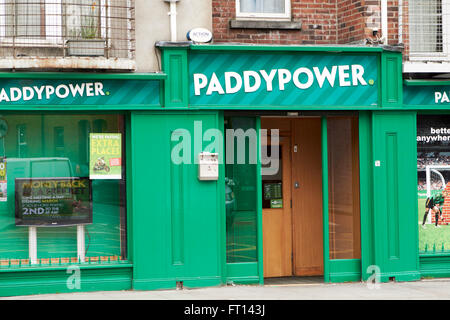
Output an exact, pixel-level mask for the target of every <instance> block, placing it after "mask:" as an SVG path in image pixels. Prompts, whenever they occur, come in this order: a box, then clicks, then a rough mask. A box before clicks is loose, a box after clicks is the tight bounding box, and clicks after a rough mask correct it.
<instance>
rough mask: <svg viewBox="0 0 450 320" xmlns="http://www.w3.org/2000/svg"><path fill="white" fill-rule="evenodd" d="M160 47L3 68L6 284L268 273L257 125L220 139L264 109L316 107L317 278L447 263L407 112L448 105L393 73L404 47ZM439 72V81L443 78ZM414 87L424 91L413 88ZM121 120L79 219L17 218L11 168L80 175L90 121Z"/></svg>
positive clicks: (0, 285) (216, 278)
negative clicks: (31, 69)
mask: <svg viewBox="0 0 450 320" xmlns="http://www.w3.org/2000/svg"><path fill="white" fill-rule="evenodd" d="M160 50H161V53H162V69H163V71H164V73H163V74H103V75H98V74H62V73H55V74H46V73H33V74H32V73H22V74H21V73H14V74H1V75H0V78H1V79H0V81H1V82H2V85H1V88H3V89H5V90H4V93H3V92H0V100H1V101H0V106H1V108H2V114H1V120H2V122H1V123H0V124H1V126H0V127H3V126H5V127H6V129H5V130H4V133H2V132H0V133H1V134H2V139H3V147H2V149H3V150H2V151H3V158H2V162H4V163H6V177H5V178H3V177H2V176H1V172H0V178H1V179H0V180H2V179H3V180H2V181H5V182H4V184H5V192H4V194H3V193H2V195H3V197H0V198H2V199H1V200H2V202H0V219H2V220H1V221H2V222H1V227H0V295H2V296H7V295H19V294H35V293H48V292H71V291H92V290H124V289H135V290H152V289H165V288H176V286H177V285H178V284H180V283H182V285H183V286H184V287H202V286H214V285H223V284H227V283H230V282H233V283H254V284H263V283H264V275H265V272H266V271H267V270H265V268H266V269H267V266H266V267H265V266H264V252H265V247H266V243H267V242H266V240H265V238H264V234H263V212H268V211H265V210H266V209H265V207H264V203H265V202H264V201H265V198H264V197H265V196H264V193H263V187H264V183H265V181H264V180H263V178H261V170H262V167H263V166H264V164H262V159H261V156H260V154H259V152H258V150H260V149H261V148H262V147H263V145H264V139H263V138H262V136H260V135H259V134H258V135H256V140H255V143H254V144H251V143H250V140H251V139H250V138H248V139H249V140H248V143H247V142H246V144H244V145H245V150H246V153H245V155H244V161H243V163H239V164H236V163H234V162H233V161H228V160H226V159H225V158H226V156H225V154H227V155H228V152H226V149H228V150H230V149H232V147H230V142H229V141H227V138H226V132H227V130H228V129H242V130H244V131H246V130H248V129H254V130H255V132H258V133H259V132H261V130H260V129H264V127H265V125H266V121H267V119H268V118H270V119H272V120H273V119H281V120H282V121H288V120H286V119H298V120H299V121H301V120H302V119H307V118H314V119H315V120H317V126H316V127H315V128H316V129H317V130H318V131H317V134H316V137H318V139H319V140H318V141H319V142H318V143H317V144H316V145H317V147H318V148H317V149H315V150H316V151H317V154H318V157H319V158H317V159H319V161H318V164H319V166H318V168H319V170H320V171H319V174H318V175H317V179H316V180H317V181H319V182H320V190H319V192H318V193H320V203H319V204H317V210H316V212H314V215H315V216H316V217H320V219H321V221H322V223H321V224H320V228H321V239H320V241H321V242H320V243H321V245H320V247H321V250H320V251H317V252H315V253H314V256H315V257H317V256H320V260H321V265H322V267H323V269H321V274H322V275H323V277H324V281H325V282H343V281H361V280H367V279H369V278H370V279H373V278H374V277H375V276H376V277H378V276H379V279H380V281H389V279H391V278H394V279H395V280H397V281H412V280H419V279H420V278H421V277H425V276H447V275H448V274H450V260H448V259H447V257H450V256H447V254H446V250H445V247H444V249H443V250H441V249H442V248H441V247H442V246H440V245H439V244H437V245H435V247H438V249H435V250H434V251H433V250H432V248H433V245H429V246H428V247H427V251H425V250H424V249H423V250H422V249H421V248H419V228H420V224H419V223H418V219H417V218H418V217H421V216H422V215H423V213H422V212H421V211H423V209H421V207H420V205H419V206H418V205H417V203H418V201H420V200H419V198H420V194H419V196H418V192H417V186H418V176H419V181H420V179H421V175H420V174H419V175H418V173H417V170H418V169H417V158H418V146H417V144H416V141H417V138H416V135H417V134H418V133H417V126H418V122H417V121H418V120H417V119H418V115H421V114H437V115H440V114H445V113H446V111H445V109H446V108H445V103H441V104H439V105H436V104H434V101H435V96H434V95H435V91H436V90H435V89H436V87H433V89H431V88H430V86H429V84H428V83H420V86H416V83H412V82H405V83H403V79H402V69H401V63H402V56H401V53H400V52H396V51H390V50H388V49H384V48H381V47H376V48H375V47H374V48H365V47H364V48H361V47H269V46H238V45H230V46H227V45H181V44H180V45H179V46H174V45H173V44H168V45H164V44H161V46H160ZM88 83H89V84H90V85H89V86H88V85H87V84H88ZM83 84H84V85H83ZM441 84H442V83H441ZM62 85H64V86H62ZM76 85H78V87H77V86H76ZM443 85H444V86H440V84H436V86H439V88H442V90H443V91H445V85H448V84H446V83H444V84H443ZM25 87H26V88H29V89H24V88H25ZM47 87H48V88H49V89H47ZM11 88H17V89H12V90H11ZM42 88H43V89H42ZM66 88H67V90H66ZM77 88H78V89H77ZM427 88H430V90H431V91H430V92H431V93H432V94H433V96H432V99H431V102H430V103H429V104H427V102H426V101H425V100H424V99H425V95H426V93H425V91H426V89H427ZM419 89H420V92H423V93H424V97H422V99H421V100H420V102H416V101H418V100H419V98H418V97H417V96H414V94H416V93H418V92H419ZM33 90H34V91H33ZM39 90H42V91H39ZM19 92H20V93H19ZM31 92H33V94H31ZM56 93H58V94H56ZM447 93H448V91H447ZM19 95H20V98H19ZM31 95H32V97H31V98H30V96H31ZM413 96H414V97H413ZM441 99H442V97H441ZM8 100H9V101H8ZM14 100H15V101H14ZM339 117H344V118H346V119H347V118H348V119H352V120H351V121H353V122H351V123H352V126H353V127H352V128H355V130H354V131H352V132H353V135H352V139H355V141H356V143H355V146H356V147H355V148H354V149H352V151H351V152H352V154H353V155H354V157H353V158H352V159H356V162H355V161H353V162H352V164H353V166H352V170H353V171H352V177H353V178H352V179H353V180H354V181H357V188H356V189H352V192H350V193H347V194H350V195H351V194H357V195H358V196H357V197H352V200H351V201H352V205H353V207H352V208H353V209H349V210H350V211H351V212H352V217H353V218H352V220H351V223H353V226H352V228H353V229H352V231H351V232H350V233H351V235H352V236H353V242H352V243H353V244H355V243H356V245H353V247H352V252H351V254H341V255H339V254H337V251H336V250H335V247H336V243H337V242H336V241H334V239H335V238H336V232H337V231H336V230H337V229H336V228H335V225H336V221H337V220H333V219H335V215H336V212H337V211H336V199H335V198H336V194H337V193H336V192H335V190H336V189H339V188H338V187H339V186H340V185H342V183H343V182H342V181H344V180H345V179H344V180H342V179H341V180H338V181H339V184H336V181H337V180H336V177H337V176H339V174H340V172H341V171H339V170H338V175H335V171H336V170H337V169H339V167H338V166H336V165H335V162H333V161H334V160H333V159H334V157H335V155H336V150H337V153H339V148H338V147H336V146H337V144H336V143H337V142H336V141H337V140H336V139H334V140H333V137H335V136H336V135H335V134H334V133H335V132H338V131H339V128H340V127H338V126H337V127H336V126H334V124H336V123H337V122H336V119H338V118H339ZM3 121H4V122H3ZM289 121H296V120H289ZM283 123H287V122H283ZM290 123H294V122H290ZM349 123H350V122H349ZM4 124H6V125H4ZM336 128H337V129H336ZM333 130H334V131H333ZM336 130H337V131H336ZM280 131H282V130H280ZM118 133H120V134H121V135H120V137H121V143H120V146H121V150H120V152H121V157H120V159H121V162H120V166H119V167H120V168H121V173H120V177H119V178H117V177H116V178H115V179H98V177H97V178H92V177H91V179H89V181H90V184H89V185H90V191H89V192H90V194H91V198H90V200H89V204H90V205H91V208H92V221H89V223H87V224H83V223H80V225H83V227H79V226H76V225H70V226H67V225H65V226H63V225H61V226H53V227H49V226H37V227H35V228H33V227H31V228H30V227H29V226H25V225H22V226H20V225H17V219H16V217H15V210H16V206H17V205H18V200H17V198H18V197H19V196H20V194H21V193H20V192H19V193H18V194H19V195H17V194H16V193H17V190H16V186H17V181H16V180H18V181H20V179H26V178H28V179H34V180H31V182H39V183H42V180H43V179H54V178H60V179H61V178H74V179H75V178H86V177H87V178H89V177H90V176H91V175H90V174H91V166H92V163H91V160H92V159H91V158H92V157H93V154H94V153H93V151H92V146H93V141H94V140H92V138H90V137H91V136H92V135H91V134H118ZM246 141H247V140H246ZM352 141H353V140H352ZM300 150H301V147H300ZM333 150H334V151H333ZM355 150H356V151H355ZM205 151H207V152H213V153H218V154H219V159H220V160H223V161H219V165H218V177H217V179H216V180H200V179H199V177H198V174H199V173H198V171H199V168H198V164H197V163H196V162H195V159H196V158H197V157H198V154H199V153H201V152H205ZM98 152H100V151H98ZM252 153H254V154H256V155H257V156H256V161H254V162H251V161H250V158H251V157H252ZM174 155H175V156H177V159H181V161H174ZM0 156H2V155H0ZM116 158H117V156H116ZM292 159H293V160H292V161H291V162H292V163H291V165H292V168H294V166H295V161H294V160H295V159H294V158H292ZM94 160H97V158H96V159H94ZM36 163H38V164H36ZM114 163H116V165H117V162H114ZM0 164H1V163H0ZM109 164H110V166H111V168H112V162H109ZM30 168H31V169H30ZM64 168H69V169H64ZM307 169H308V168H307ZM64 170H65V171H64ZM346 170H349V169H346ZM105 174H106V173H105ZM106 175H107V174H106ZM344 176H347V175H344ZM39 179H41V180H39ZM353 180H352V181H353ZM292 182H293V181H292ZM0 185H1V181H0ZM32 185H33V184H32ZM341 189H342V188H341ZM283 190H284V189H283ZM293 190H294V189H293ZM2 192H3V190H2ZM283 192H284V191H283ZM294 192H295V191H292V196H293V197H294V199H293V200H294V203H295V194H294ZM22 196H23V194H22ZM19 198H20V197H19ZM22 198H23V197H22ZM53 201H55V200H53ZM283 206H284V207H285V208H287V207H288V204H287V202H286V201H284V204H283ZM291 207H292V205H291ZM294 207H295V204H294ZM273 208H275V207H273ZM346 210H347V209H346ZM344 211H345V210H344ZM264 214H265V213H264ZM311 214H312V213H311ZM323 221H325V222H328V223H323ZM355 221H356V222H357V223H356V224H355ZM429 226H431V224H430V223H428V224H427V227H428V229H431V228H430V227H429ZM264 228H266V227H265V226H264ZM30 230H31V231H30ZM298 234H301V233H298ZM356 238H357V239H356ZM269 242H270V239H269ZM346 243H347V242H346ZM30 246H31V250H30ZM33 246H36V248H34V247H33ZM341 247H342V246H341ZM343 247H345V244H344V245H343ZM430 248H431V249H430ZM80 252H81V253H82V254H81V255H80Z"/></svg>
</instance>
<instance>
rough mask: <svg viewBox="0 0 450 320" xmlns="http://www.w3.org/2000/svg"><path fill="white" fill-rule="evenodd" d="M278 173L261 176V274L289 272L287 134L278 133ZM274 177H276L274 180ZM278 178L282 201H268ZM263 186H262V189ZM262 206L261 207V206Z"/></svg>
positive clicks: (289, 167) (289, 215)
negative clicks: (279, 171) (262, 270)
mask: <svg viewBox="0 0 450 320" xmlns="http://www.w3.org/2000/svg"><path fill="white" fill-rule="evenodd" d="M279 152H280V156H281V157H280V158H281V161H280V163H279V166H280V170H281V173H280V174H278V175H277V176H275V177H274V176H263V191H264V194H263V202H264V205H263V212H262V214H263V257H264V259H263V260H264V277H285V276H291V275H292V216H291V159H290V138H289V137H280V151H279ZM274 179H277V180H274ZM280 180H281V189H282V200H283V201H282V204H281V208H276V207H280V202H279V201H278V202H275V203H273V204H270V201H271V200H270V199H269V200H267V198H269V197H268V196H267V195H268V194H270V193H271V191H270V188H271V187H272V186H275V187H276V185H277V184H278V183H279V181H280ZM264 188H266V189H264ZM264 207H265V208H264Z"/></svg>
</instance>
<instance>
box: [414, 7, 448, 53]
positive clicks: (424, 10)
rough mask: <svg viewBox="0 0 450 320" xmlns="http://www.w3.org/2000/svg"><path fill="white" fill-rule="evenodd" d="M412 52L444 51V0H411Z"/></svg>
mask: <svg viewBox="0 0 450 320" xmlns="http://www.w3.org/2000/svg"><path fill="white" fill-rule="evenodd" d="M409 39H410V51H411V53H433V52H442V0H409Z"/></svg>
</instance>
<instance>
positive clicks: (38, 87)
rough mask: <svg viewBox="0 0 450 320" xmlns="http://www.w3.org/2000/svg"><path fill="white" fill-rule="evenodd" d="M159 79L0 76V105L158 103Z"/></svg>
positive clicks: (124, 106)
mask: <svg viewBox="0 0 450 320" xmlns="http://www.w3.org/2000/svg"><path fill="white" fill-rule="evenodd" d="M159 93H160V81H159V80H133V79H119V80H115V79H114V80H113V79H83V80H81V79H62V80H53V79H14V78H13V79H0V108H6V107H7V108H8V109H14V107H15V106H16V107H17V108H18V109H19V108H24V107H27V106H31V107H32V106H71V107H73V106H84V107H88V106H98V107H100V108H105V107H111V106H118V107H121V108H126V106H135V107H139V106H142V107H145V106H150V105H155V106H156V105H159V104H160V101H159Z"/></svg>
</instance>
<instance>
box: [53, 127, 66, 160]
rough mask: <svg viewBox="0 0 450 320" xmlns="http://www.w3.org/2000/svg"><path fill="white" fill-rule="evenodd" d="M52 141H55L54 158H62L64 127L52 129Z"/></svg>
mask: <svg viewBox="0 0 450 320" xmlns="http://www.w3.org/2000/svg"><path fill="white" fill-rule="evenodd" d="M53 136H54V139H55V156H57V157H63V156H64V127H55V128H54V134H53Z"/></svg>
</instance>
